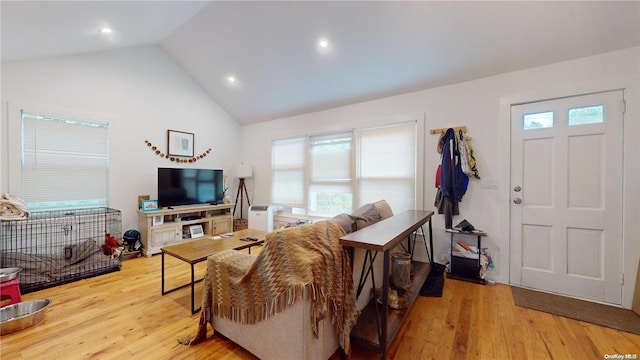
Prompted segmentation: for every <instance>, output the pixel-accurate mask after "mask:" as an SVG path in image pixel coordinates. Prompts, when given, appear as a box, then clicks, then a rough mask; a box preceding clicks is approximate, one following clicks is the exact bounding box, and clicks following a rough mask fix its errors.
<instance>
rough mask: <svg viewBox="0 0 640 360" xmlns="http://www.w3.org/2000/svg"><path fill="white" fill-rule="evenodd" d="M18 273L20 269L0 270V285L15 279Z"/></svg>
mask: <svg viewBox="0 0 640 360" xmlns="http://www.w3.org/2000/svg"><path fill="white" fill-rule="evenodd" d="M20 271H22V268H17V267H13V268H0V283H3V282H7V281H11V280H13V279H15V278H16V277H18V273H19V272H20Z"/></svg>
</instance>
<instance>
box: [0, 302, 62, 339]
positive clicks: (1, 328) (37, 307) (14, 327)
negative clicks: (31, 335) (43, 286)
mask: <svg viewBox="0 0 640 360" xmlns="http://www.w3.org/2000/svg"><path fill="white" fill-rule="evenodd" d="M49 305H51V300H49V299H37V300H29V301H23V302H19V303H16V304H13V305H9V306H5V307H3V308H1V309H0V335H6V334H11V333H14V332H16V331H20V330H23V329H26V328H28V327H29V326H32V325H35V324H37V323H38V322H39V321H40V320H42V319H43V318H44V310H45V309H46V308H47V307H49Z"/></svg>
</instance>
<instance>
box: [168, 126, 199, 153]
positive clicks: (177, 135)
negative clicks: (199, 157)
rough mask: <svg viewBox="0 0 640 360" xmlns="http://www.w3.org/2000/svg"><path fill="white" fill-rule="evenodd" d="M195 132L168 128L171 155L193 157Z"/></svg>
mask: <svg viewBox="0 0 640 360" xmlns="http://www.w3.org/2000/svg"><path fill="white" fill-rule="evenodd" d="M193 140H194V135H193V133H188V132H183V131H176V130H168V131H167V141H168V144H169V151H168V152H167V153H168V154H169V156H184V157H193Z"/></svg>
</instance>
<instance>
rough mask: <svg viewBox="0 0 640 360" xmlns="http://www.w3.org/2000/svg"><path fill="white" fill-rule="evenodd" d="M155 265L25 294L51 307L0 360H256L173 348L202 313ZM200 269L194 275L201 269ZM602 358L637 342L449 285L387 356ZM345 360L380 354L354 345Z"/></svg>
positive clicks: (217, 341)
mask: <svg viewBox="0 0 640 360" xmlns="http://www.w3.org/2000/svg"><path fill="white" fill-rule="evenodd" d="M160 260H161V259H160V255H156V256H153V257H151V258H144V257H143V258H138V259H132V260H127V261H125V262H123V266H122V271H120V272H115V273H111V274H107V275H102V276H99V277H96V278H93V279H88V280H82V281H78V282H75V283H71V284H67V285H63V286H59V287H56V288H52V289H47V290H42V291H39V292H35V293H30V294H26V295H24V296H23V300H29V299H38V298H49V299H51V300H52V301H53V304H52V305H51V307H50V308H49V309H47V311H46V314H45V318H44V320H43V321H42V322H40V323H38V324H37V325H35V326H33V327H30V328H27V329H25V330H22V331H20V332H17V333H13V334H10V335H5V336H2V337H1V338H0V358H2V359H3V360H9V359H60V360H62V359H65V360H67V359H84V358H92V359H94V358H95V359H115V358H119V359H128V358H133V357H136V358H138V359H205V358H208V359H254V357H253V356H252V355H251V354H250V353H248V352H246V351H244V350H243V349H242V348H239V347H238V346H237V345H235V344H234V343H232V342H230V341H228V340H224V339H221V338H218V337H217V336H211V337H210V338H209V339H208V340H207V341H205V342H203V343H201V344H199V345H196V346H184V345H180V344H178V343H177V341H176V339H177V338H179V337H185V336H188V335H191V334H194V333H195V332H196V328H197V324H198V318H199V313H198V314H195V315H191V312H190V291H189V288H184V289H182V290H179V291H177V292H173V293H171V294H168V295H165V296H162V295H161V294H160V264H161V262H160ZM200 265H201V266H198V267H197V273H198V274H200V275H201V274H203V273H204V270H205V266H206V265H205V263H202V264H200ZM167 269H168V270H167V273H169V274H171V275H170V276H169V277H170V278H171V280H170V282H169V284H168V286H170V287H171V286H174V285H178V284H180V283H182V282H187V281H188V279H189V266H188V265H187V264H186V263H183V262H180V261H178V260H175V259H173V258H171V257H167ZM201 285H202V284H199V286H198V288H200V287H201ZM197 295H198V297H197V298H196V299H197V300H196V304H198V303H199V299H200V294H199V293H198V294H197ZM210 333H211V331H210ZM210 335H212V334H210ZM283 345H285V344H283ZM606 354H623V355H624V354H637V355H638V356H640V336H638V335H633V334H629V333H625V332H620V331H615V330H612V329H608V328H604V327H599V326H595V325H591V324H588V323H583V322H579V321H575V320H569V319H566V318H563V317H557V316H552V315H549V314H546V313H542V312H537V311H533V310H528V309H524V308H519V307H516V306H515V305H514V303H513V298H512V296H511V290H510V287H509V286H506V285H497V286H482V285H477V284H472V283H467V282H463V281H457V280H451V279H446V280H445V287H444V293H443V297H441V298H424V297H419V298H418V300H417V301H416V303H415V304H414V306H413V308H412V310H411V312H410V314H409V317H408V319H407V320H406V322H405V324H404V325H403V327H402V328H401V330H400V332H399V333H398V335H397V336H396V339H395V340H394V342H393V344H392V346H391V348H390V352H389V357H390V358H391V359H403V360H404V359H465V358H466V359H547V358H548V359H604V358H605V355H606ZM339 358H340V357H339V354H338V353H336V354H334V356H333V357H332V359H336V360H337V359H339ZM351 358H352V359H377V358H378V356H377V355H376V354H373V353H370V352H367V351H365V350H362V349H359V348H355V349H353V353H352V356H351Z"/></svg>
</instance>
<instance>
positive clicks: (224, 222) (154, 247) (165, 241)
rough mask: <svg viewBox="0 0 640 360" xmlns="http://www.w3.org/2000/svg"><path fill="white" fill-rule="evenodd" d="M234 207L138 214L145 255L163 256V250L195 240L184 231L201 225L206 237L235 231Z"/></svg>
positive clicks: (180, 207) (179, 209)
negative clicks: (163, 248)
mask: <svg viewBox="0 0 640 360" xmlns="http://www.w3.org/2000/svg"><path fill="white" fill-rule="evenodd" d="M233 208H234V205H233V204H222V205H206V204H205V205H192V206H174V207H169V208H165V209H160V210H154V211H142V210H138V228H139V229H140V241H142V246H143V248H142V252H143V254H144V255H146V256H147V257H150V256H151V255H153V254H159V253H160V252H161V251H160V248H162V247H163V246H167V245H171V244H178V243H181V242H184V241H189V240H191V238H190V237H185V236H186V235H185V234H188V232H184V231H183V230H187V229H189V228H190V226H193V225H201V226H202V230H203V231H204V234H205V236H212V235H217V234H224V233H227V232H231V231H233V215H232V213H233Z"/></svg>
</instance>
